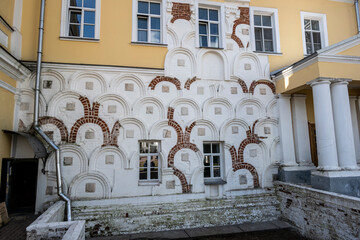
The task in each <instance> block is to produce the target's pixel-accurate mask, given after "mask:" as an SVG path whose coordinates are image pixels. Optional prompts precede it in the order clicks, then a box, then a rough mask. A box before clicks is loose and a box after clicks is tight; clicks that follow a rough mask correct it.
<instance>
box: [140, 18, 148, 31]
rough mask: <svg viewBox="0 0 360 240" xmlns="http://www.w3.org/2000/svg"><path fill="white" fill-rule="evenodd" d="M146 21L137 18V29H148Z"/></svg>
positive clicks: (145, 19)
mask: <svg viewBox="0 0 360 240" xmlns="http://www.w3.org/2000/svg"><path fill="white" fill-rule="evenodd" d="M147 21H148V20H147V18H138V28H139V29H147V28H148V23H147Z"/></svg>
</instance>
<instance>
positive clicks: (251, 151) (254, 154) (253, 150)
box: [250, 149, 257, 158]
mask: <svg viewBox="0 0 360 240" xmlns="http://www.w3.org/2000/svg"><path fill="white" fill-rule="evenodd" d="M250 157H252V158H254V157H257V149H250Z"/></svg>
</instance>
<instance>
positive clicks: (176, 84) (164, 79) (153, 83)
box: [149, 76, 181, 90]
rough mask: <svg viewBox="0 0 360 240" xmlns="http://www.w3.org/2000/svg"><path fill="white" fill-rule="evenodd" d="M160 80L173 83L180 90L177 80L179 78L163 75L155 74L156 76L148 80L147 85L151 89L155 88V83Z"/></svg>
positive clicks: (179, 83)
mask: <svg viewBox="0 0 360 240" xmlns="http://www.w3.org/2000/svg"><path fill="white" fill-rule="evenodd" d="M160 82H170V83H173V84H174V85H175V87H176V89H177V90H181V82H180V81H179V79H177V78H172V77H165V76H157V77H156V78H154V79H153V80H152V81H151V82H150V84H149V87H150V88H151V90H155V87H156V85H157V84H158V83H160Z"/></svg>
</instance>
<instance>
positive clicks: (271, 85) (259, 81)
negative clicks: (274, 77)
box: [249, 80, 276, 95]
mask: <svg viewBox="0 0 360 240" xmlns="http://www.w3.org/2000/svg"><path fill="white" fill-rule="evenodd" d="M259 84H265V85H267V86H268V87H269V88H271V91H272V92H273V94H275V93H276V88H275V84H274V83H273V82H270V81H269V80H258V81H253V82H252V83H251V85H250V88H249V92H250V93H252V95H254V90H255V88H256V86H257V85H259Z"/></svg>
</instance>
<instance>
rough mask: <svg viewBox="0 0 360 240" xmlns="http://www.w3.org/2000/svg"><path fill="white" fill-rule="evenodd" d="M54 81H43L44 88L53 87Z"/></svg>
mask: <svg viewBox="0 0 360 240" xmlns="http://www.w3.org/2000/svg"><path fill="white" fill-rule="evenodd" d="M52 84H53V82H52V81H51V80H44V81H43V89H51V88H52Z"/></svg>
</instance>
